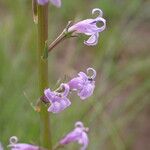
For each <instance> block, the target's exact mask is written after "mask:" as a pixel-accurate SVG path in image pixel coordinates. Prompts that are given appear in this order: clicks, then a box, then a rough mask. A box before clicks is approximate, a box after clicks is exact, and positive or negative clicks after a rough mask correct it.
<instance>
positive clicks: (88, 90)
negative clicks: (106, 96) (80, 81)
mask: <svg viewBox="0 0 150 150" xmlns="http://www.w3.org/2000/svg"><path fill="white" fill-rule="evenodd" d="M94 88H95V85H94V83H92V84H91V83H88V84H86V85H85V86H84V87H83V89H82V90H81V91H80V92H78V96H80V98H81V99H82V100H85V99H86V98H88V97H90V96H91V95H92V94H93V91H94Z"/></svg>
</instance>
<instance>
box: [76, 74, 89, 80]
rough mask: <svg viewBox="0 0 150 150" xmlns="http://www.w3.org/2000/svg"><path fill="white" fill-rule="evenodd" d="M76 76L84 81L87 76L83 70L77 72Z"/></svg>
mask: <svg viewBox="0 0 150 150" xmlns="http://www.w3.org/2000/svg"><path fill="white" fill-rule="evenodd" d="M78 76H79V77H81V79H82V80H84V81H86V80H87V79H88V76H87V75H86V74H85V73H84V72H79V73H78Z"/></svg>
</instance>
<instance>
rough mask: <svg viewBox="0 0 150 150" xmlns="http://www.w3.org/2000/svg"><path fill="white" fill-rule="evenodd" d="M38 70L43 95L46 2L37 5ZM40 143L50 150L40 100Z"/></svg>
mask: <svg viewBox="0 0 150 150" xmlns="http://www.w3.org/2000/svg"><path fill="white" fill-rule="evenodd" d="M37 25H38V70H39V94H40V96H41V95H43V91H44V89H45V88H48V60H47V59H43V58H42V56H43V54H44V50H45V43H46V41H47V39H48V4H46V5H43V6H42V5H38V24H37ZM40 107H41V111H40V118H41V122H40V125H41V128H40V132H41V133H40V134H41V145H42V146H43V147H45V148H48V149H49V150H52V145H51V134H50V121H49V114H48V112H47V108H46V107H45V106H44V104H43V103H42V102H41V106H40Z"/></svg>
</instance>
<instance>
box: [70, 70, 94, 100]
mask: <svg viewBox="0 0 150 150" xmlns="http://www.w3.org/2000/svg"><path fill="white" fill-rule="evenodd" d="M90 71H92V73H93V75H92V76H88V75H86V74H85V73H84V72H79V73H78V77H75V78H73V79H72V80H70V81H69V83H68V85H69V87H70V90H75V91H77V92H78V96H80V98H81V99H82V100H84V99H86V98H88V97H89V96H91V95H92V94H93V91H94V88H95V81H94V79H95V77H96V71H95V70H94V69H93V68H88V69H87V73H89V72H90Z"/></svg>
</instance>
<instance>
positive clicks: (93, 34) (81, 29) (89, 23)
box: [68, 8, 106, 46]
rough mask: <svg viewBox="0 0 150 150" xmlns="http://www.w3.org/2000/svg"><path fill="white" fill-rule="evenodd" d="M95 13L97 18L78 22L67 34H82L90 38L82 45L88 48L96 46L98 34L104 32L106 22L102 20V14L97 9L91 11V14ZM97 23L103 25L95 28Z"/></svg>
mask: <svg viewBox="0 0 150 150" xmlns="http://www.w3.org/2000/svg"><path fill="white" fill-rule="evenodd" d="M96 12H98V13H99V15H98V17H97V18H95V19H86V20H83V21H80V22H78V23H76V24H74V25H73V26H71V27H70V28H69V29H68V32H75V33H83V34H85V35H88V36H90V38H89V39H88V40H87V41H84V44H86V45H88V46H90V45H96V44H97V42H98V38H99V33H100V32H102V31H104V29H105V28H106V20H105V19H104V18H102V15H103V12H102V11H101V10H100V9H99V8H95V9H93V10H92V14H94V13H96ZM99 22H100V23H103V25H102V26H101V27H99V26H97V24H98V23H99Z"/></svg>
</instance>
